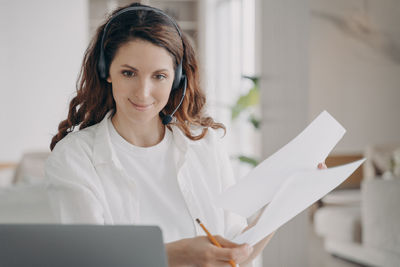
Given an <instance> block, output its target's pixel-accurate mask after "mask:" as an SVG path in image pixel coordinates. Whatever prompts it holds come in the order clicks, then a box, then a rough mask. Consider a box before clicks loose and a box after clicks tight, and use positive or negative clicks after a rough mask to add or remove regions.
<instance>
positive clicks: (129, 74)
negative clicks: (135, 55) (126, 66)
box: [122, 70, 135, 77]
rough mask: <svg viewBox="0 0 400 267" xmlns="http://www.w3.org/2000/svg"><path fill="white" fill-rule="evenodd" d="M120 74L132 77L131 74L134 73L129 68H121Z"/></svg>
mask: <svg viewBox="0 0 400 267" xmlns="http://www.w3.org/2000/svg"><path fill="white" fill-rule="evenodd" d="M122 75H124V76H125V77H132V76H134V75H135V74H134V73H133V71H130V70H123V71H122Z"/></svg>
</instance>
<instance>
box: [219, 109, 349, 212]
mask: <svg viewBox="0 0 400 267" xmlns="http://www.w3.org/2000/svg"><path fill="white" fill-rule="evenodd" d="M345 132H346V130H345V129H344V128H343V127H342V126H341V125H340V124H339V123H338V122H337V121H336V120H335V119H334V118H333V117H332V116H331V115H330V114H329V113H328V112H326V111H323V112H322V113H321V114H320V115H319V116H318V117H317V118H316V119H315V120H314V121H313V122H311V124H310V125H309V126H308V127H307V128H306V129H305V130H304V131H303V132H301V133H300V134H299V135H298V136H297V137H296V138H294V139H293V140H292V141H291V142H289V143H288V144H287V145H285V146H284V147H282V148H281V149H280V150H279V151H277V152H276V153H275V154H273V155H272V156H270V157H269V158H267V159H266V160H264V161H263V162H262V163H260V164H259V165H258V166H257V167H256V168H254V169H253V170H252V171H251V172H250V173H249V174H248V175H247V176H246V177H244V178H243V179H242V180H240V181H239V182H238V183H237V184H236V185H235V186H233V187H230V188H228V190H226V191H225V192H224V193H223V194H221V195H219V196H216V198H215V203H216V204H217V205H219V206H220V207H222V208H224V209H227V210H230V211H233V212H236V213H238V214H240V215H242V216H245V217H249V216H251V215H252V214H254V213H255V212H256V211H257V210H259V209H260V208H262V207H263V206H264V205H266V204H267V203H269V202H270V201H271V200H272V198H273V197H274V194H275V193H276V192H277V191H278V190H279V188H280V187H281V186H282V184H283V183H284V182H285V181H286V180H287V179H289V177H291V176H292V174H294V173H298V172H300V171H310V170H315V169H317V165H318V163H320V162H324V160H325V158H326V157H327V156H328V154H329V152H330V151H331V150H332V149H333V147H334V146H335V145H336V144H337V142H339V140H340V139H341V138H342V137H343V135H344V133H345Z"/></svg>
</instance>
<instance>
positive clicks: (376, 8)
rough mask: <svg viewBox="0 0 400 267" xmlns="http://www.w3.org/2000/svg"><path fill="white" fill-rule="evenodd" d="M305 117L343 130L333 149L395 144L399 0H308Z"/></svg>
mask: <svg viewBox="0 0 400 267" xmlns="http://www.w3.org/2000/svg"><path fill="white" fill-rule="evenodd" d="M310 3H311V11H312V12H311V39H310V55H311V57H310V59H311V61H310V91H309V116H310V119H311V118H313V117H315V116H316V115H317V114H318V113H319V112H320V111H321V110H323V109H327V110H328V111H329V112H330V113H331V114H332V115H333V116H334V117H335V118H336V119H337V120H338V121H339V122H341V123H342V124H343V126H344V127H345V128H346V129H347V133H346V134H345V136H344V138H343V139H342V140H341V141H340V142H339V144H338V145H337V147H336V148H335V153H357V152H362V151H363V150H364V148H365V146H367V145H368V144H377V143H378V144H382V143H400V19H399V18H400V2H399V1H394V0H382V1H355V0H352V1H348V0H337V1H329V0H312V1H310Z"/></svg>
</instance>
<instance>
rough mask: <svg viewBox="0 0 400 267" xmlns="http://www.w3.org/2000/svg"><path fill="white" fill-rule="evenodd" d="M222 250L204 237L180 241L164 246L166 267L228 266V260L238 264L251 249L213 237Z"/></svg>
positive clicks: (245, 245)
mask: <svg viewBox="0 0 400 267" xmlns="http://www.w3.org/2000/svg"><path fill="white" fill-rule="evenodd" d="M215 239H217V241H218V242H219V243H220V244H221V246H222V248H219V247H217V246H215V245H213V244H212V243H211V242H210V240H209V239H208V238H207V237H206V236H198V237H194V238H187V239H181V240H178V241H175V242H171V243H168V244H166V246H165V247H166V251H167V256H168V266H170V267H178V266H196V267H207V266H216V267H218V266H221V267H222V266H230V264H229V260H234V261H235V262H236V264H240V263H242V262H244V261H246V259H247V258H248V257H249V256H250V254H251V252H252V251H253V248H252V247H251V246H250V245H248V244H242V245H239V244H236V243H233V242H231V241H229V240H227V239H225V238H223V237H221V236H215Z"/></svg>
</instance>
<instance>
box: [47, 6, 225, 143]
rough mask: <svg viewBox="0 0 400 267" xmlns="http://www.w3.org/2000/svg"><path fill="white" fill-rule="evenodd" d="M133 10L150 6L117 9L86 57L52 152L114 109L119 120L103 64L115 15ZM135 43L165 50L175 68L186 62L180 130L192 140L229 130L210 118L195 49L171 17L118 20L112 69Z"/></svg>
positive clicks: (138, 14)
mask: <svg viewBox="0 0 400 267" xmlns="http://www.w3.org/2000/svg"><path fill="white" fill-rule="evenodd" d="M130 6H144V5H141V4H138V3H133V4H130V5H127V6H124V7H121V8H118V9H116V10H115V11H113V12H112V13H111V14H110V15H109V17H108V19H107V20H106V21H105V22H104V23H103V24H102V25H101V26H100V27H99V28H98V29H97V32H96V34H95V36H94V37H93V39H92V41H91V42H90V44H89V47H88V48H87V50H86V52H85V56H84V58H83V63H82V67H81V71H80V74H79V77H78V80H77V83H76V88H77V92H76V96H75V97H74V98H73V99H72V100H71V102H70V104H69V112H68V117H67V119H66V120H63V121H61V122H60V124H59V126H58V133H57V134H56V135H55V136H54V137H53V138H52V140H51V144H50V149H51V150H53V148H54V147H55V145H56V144H57V142H58V141H60V140H61V139H63V138H64V137H65V136H66V135H67V134H68V133H70V132H72V131H73V130H74V129H75V127H77V126H78V127H79V129H84V128H86V127H89V126H91V125H94V124H96V123H99V122H100V121H101V120H102V119H103V118H104V116H105V115H106V114H107V113H108V112H109V111H110V110H113V113H112V116H114V114H115V112H116V105H115V101H114V98H113V95H112V86H111V84H109V83H108V82H107V81H106V80H105V79H101V78H100V76H99V73H98V71H97V64H98V60H99V57H100V45H101V38H102V34H103V30H104V27H105V25H106V24H107V22H108V21H109V20H110V18H111V17H112V16H113V15H114V14H116V13H117V12H119V11H121V10H122V9H124V8H126V7H130ZM133 13H134V14H133ZM135 39H142V40H145V41H148V42H151V43H153V44H155V45H157V46H160V47H163V48H165V49H166V50H167V51H168V52H169V53H170V54H171V56H172V57H173V58H174V59H175V60H174V67H175V68H176V66H177V65H178V64H179V62H180V61H181V59H182V60H183V64H182V68H183V71H184V73H185V74H186V77H187V81H188V84H187V90H186V95H185V98H184V100H183V102H182V105H181V107H180V108H179V109H178V111H177V112H176V113H175V118H176V121H175V122H173V123H172V124H174V125H176V126H177V127H179V128H180V129H181V130H182V131H183V133H184V134H185V135H186V136H187V137H188V138H190V139H192V140H200V139H201V138H203V137H204V136H205V135H206V134H207V131H208V127H211V128H213V129H218V128H222V129H224V131H225V126H224V125H223V124H221V123H217V122H214V120H213V119H212V118H211V117H209V116H206V115H205V114H204V107H205V103H206V97H205V94H204V92H203V90H202V89H201V87H200V78H199V71H198V66H197V59H196V56H195V52H194V49H193V47H192V46H191V44H190V42H189V40H188V38H187V37H186V36H185V35H184V34H183V33H182V38H181V37H180V36H179V34H178V32H177V30H176V28H175V26H174V25H173V24H172V23H171V21H170V20H169V19H168V18H167V17H166V16H164V15H162V14H158V13H157V12H154V11H149V10H135V11H130V12H127V13H124V14H121V15H119V16H118V17H116V18H115V19H114V20H113V21H112V22H111V23H110V24H109V25H108V28H107V33H106V35H105V39H104V52H105V58H106V62H108V63H109V64H108V68H109V66H110V65H111V64H110V63H111V62H112V60H113V58H114V56H115V54H116V52H117V50H118V48H120V47H121V46H122V45H123V44H124V43H126V42H129V41H132V40H135ZM182 42H183V43H182ZM183 46H184V47H183ZM182 90H183V89H182V88H179V89H178V90H175V92H173V93H171V95H170V97H169V100H168V103H167V105H166V106H165V107H164V109H163V111H164V113H166V114H170V113H171V112H172V111H173V110H174V108H175V107H176V106H177V105H178V104H179V102H180V98H181V96H182ZM192 126H200V127H202V128H203V129H202V132H201V133H200V134H199V135H193V134H192V132H191V130H190V128H191V127H192Z"/></svg>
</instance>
